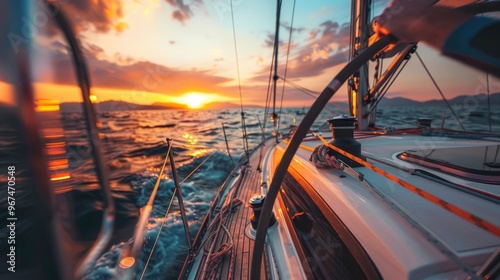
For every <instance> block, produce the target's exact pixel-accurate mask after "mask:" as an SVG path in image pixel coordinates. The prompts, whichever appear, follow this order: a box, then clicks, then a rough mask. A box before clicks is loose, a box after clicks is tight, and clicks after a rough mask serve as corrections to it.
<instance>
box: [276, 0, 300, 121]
mask: <svg viewBox="0 0 500 280" xmlns="http://www.w3.org/2000/svg"><path fill="white" fill-rule="evenodd" d="M295 3H296V0H293V8H292V20H291V22H290V33H289V35H288V47H287V51H286V60H285V72H284V74H283V80H286V75H287V73H288V58H289V57H290V46H291V44H292V32H293V21H294V19H295ZM276 75H277V74H276ZM285 87H286V84H285V83H283V87H282V89H281V103H280V111H279V115H280V116H281V112H282V110H283V98H284V96H285ZM280 124H281V118H279V119H278V127H277V129H276V130H277V131H279V128H280Z"/></svg>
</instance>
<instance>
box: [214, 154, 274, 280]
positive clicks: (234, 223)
mask: <svg viewBox="0 0 500 280" xmlns="http://www.w3.org/2000/svg"><path fill="white" fill-rule="evenodd" d="M269 146H271V145H266V146H264V147H262V149H264V152H266V151H267V150H268V149H269V148H270V147H269ZM258 166H259V153H258V152H254V153H253V155H252V156H251V157H250V162H249V164H248V166H247V169H246V171H245V173H244V175H243V178H242V181H241V184H240V185H239V186H238V189H237V190H236V194H235V197H236V198H238V199H240V200H241V201H242V202H243V203H242V204H241V205H240V206H239V207H238V208H237V209H236V211H235V213H232V214H231V215H230V217H229V218H228V222H227V224H228V225H229V227H228V228H227V229H228V231H229V234H230V236H231V237H229V236H228V235H223V237H220V238H219V240H218V244H217V247H218V246H220V245H221V244H223V243H226V242H231V241H232V243H233V246H234V249H233V252H234V255H233V256H232V258H233V262H234V263H233V265H232V266H231V257H230V255H227V256H226V257H225V258H224V260H223V262H222V265H221V268H220V269H219V273H220V274H219V277H216V278H217V279H248V278H249V276H250V265H251V258H252V252H253V243H254V241H253V240H251V239H250V238H248V237H246V236H245V229H246V227H247V226H250V225H249V223H250V216H251V215H252V210H251V209H250V207H249V206H248V201H249V199H250V198H251V197H252V196H253V195H254V194H259V193H260V192H261V190H260V180H261V178H260V176H261V174H260V172H258V171H257V168H258ZM263 261H264V260H263ZM261 267H262V268H263V269H262V271H261V275H260V279H268V277H267V272H266V271H265V265H262V266H261ZM231 275H232V277H231Z"/></svg>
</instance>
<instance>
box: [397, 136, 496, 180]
mask: <svg viewBox="0 0 500 280" xmlns="http://www.w3.org/2000/svg"><path fill="white" fill-rule="evenodd" d="M499 149H500V145H492V146H477V147H455V148H437V149H421V150H407V151H404V152H403V153H401V154H399V155H398V158H400V159H402V160H404V161H408V162H411V163H414V164H418V165H421V166H424V167H428V168H432V169H437V170H440V171H442V172H445V173H448V174H451V175H454V176H458V177H462V178H465V179H468V180H471V181H478V182H482V183H489V184H498V183H500V162H499Z"/></svg>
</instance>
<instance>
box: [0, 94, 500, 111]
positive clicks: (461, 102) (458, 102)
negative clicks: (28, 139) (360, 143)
mask: <svg viewBox="0 0 500 280" xmlns="http://www.w3.org/2000/svg"><path fill="white" fill-rule="evenodd" d="M489 100H490V104H491V105H494V106H500V93H494V94H490V97H489ZM448 102H449V103H450V104H451V106H486V105H488V96H487V95H486V94H477V95H461V96H457V97H454V98H452V99H449V100H448ZM331 103H332V104H335V105H337V106H342V107H345V106H346V102H338V101H335V102H331ZM446 106H447V105H446V103H445V101H444V100H437V99H434V100H428V101H415V100H412V99H409V98H404V97H395V98H384V99H382V100H381V101H380V103H379V107H446ZM0 107H2V108H4V107H5V109H8V108H12V106H9V105H7V104H4V103H1V102H0ZM96 107H97V110H99V111H101V112H106V111H138V110H192V109H189V108H188V107H187V106H186V105H182V104H177V103H159V102H157V103H153V104H151V105H141V104H135V103H130V102H125V101H117V100H109V101H103V102H99V103H97V104H96ZM240 107H241V105H240V104H236V103H231V102H213V103H207V104H205V105H204V106H203V108H202V109H199V110H224V109H238V108H240ZM244 108H246V109H248V108H262V106H257V105H251V106H248V105H244ZM291 108H295V107H293V106H292V107H291ZM60 110H61V112H65V113H70V112H81V111H82V103H80V102H65V103H61V104H60Z"/></svg>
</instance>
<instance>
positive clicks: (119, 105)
mask: <svg viewBox="0 0 500 280" xmlns="http://www.w3.org/2000/svg"><path fill="white" fill-rule="evenodd" d="M59 107H60V110H61V112H63V113H70V112H81V111H82V110H83V109H82V103H80V102H65V103H61V104H60V105H59ZM96 107H97V110H99V111H101V112H107V111H140V110H192V109H189V107H188V106H186V105H182V104H177V103H160V102H155V103H153V104H151V105H141V104H135V103H130V102H125V101H116V100H109V101H103V102H99V103H97V104H96ZM240 107H241V106H240V105H239V104H235V103H230V102H212V103H207V104H206V105H204V106H203V108H202V109H200V110H222V109H236V108H240ZM259 107H261V106H255V105H252V106H245V108H259Z"/></svg>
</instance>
